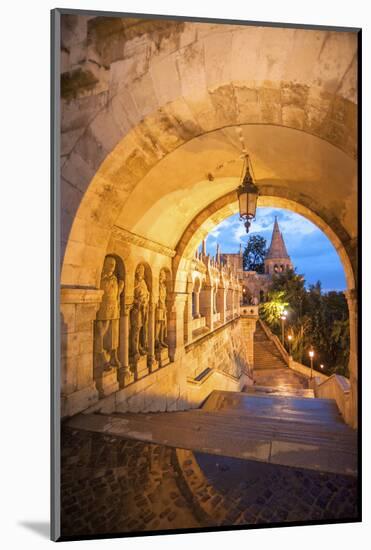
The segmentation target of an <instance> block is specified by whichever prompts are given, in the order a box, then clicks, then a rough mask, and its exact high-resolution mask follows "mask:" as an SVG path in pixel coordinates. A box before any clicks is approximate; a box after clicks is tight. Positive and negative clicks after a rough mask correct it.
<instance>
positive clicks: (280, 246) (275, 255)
mask: <svg viewBox="0 0 371 550" xmlns="http://www.w3.org/2000/svg"><path fill="white" fill-rule="evenodd" d="M283 258H287V259H290V256H289V255H288V253H287V250H286V245H285V241H284V240H283V236H282V233H281V231H280V228H279V225H278V221H277V216H276V218H275V220H274V226H273V233H272V240H271V244H270V247H269V250H268V252H267V255H266V257H265V259H266V260H273V259H283Z"/></svg>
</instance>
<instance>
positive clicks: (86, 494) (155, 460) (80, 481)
mask: <svg viewBox="0 0 371 550" xmlns="http://www.w3.org/2000/svg"><path fill="white" fill-rule="evenodd" d="M181 453H183V455H182V454H181ZM181 456H184V458H185V459H184V460H181V459H180V457H181ZM196 459H197V460H196ZM61 495H62V497H61V504H62V514H61V530H62V536H84V535H97V534H107V533H125V532H141V531H145V530H151V531H152V530H157V529H161V530H168V529H192V528H199V527H208V526H215V525H232V524H256V523H267V524H268V523H272V522H273V523H274V522H283V521H284V522H288V523H289V522H293V521H295V522H296V521H308V520H320V519H322V520H323V519H352V518H354V519H356V517H357V510H356V500H357V488H356V480H355V479H354V478H350V477H346V476H339V475H333V474H331V475H330V474H321V473H317V472H313V471H307V470H294V469H292V468H287V467H282V466H272V465H269V464H258V463H254V462H250V461H245V460H240V459H232V458H226V457H219V456H213V455H205V454H201V453H198V454H197V457H196V458H195V456H194V455H193V454H192V453H190V452H189V451H178V450H176V449H172V448H169V447H165V446H161V445H155V444H150V443H144V442H141V441H135V440H129V439H127V440H125V439H118V438H114V437H112V436H108V435H102V434H99V433H94V434H92V433H88V432H80V431H77V430H70V429H64V430H62V480H61Z"/></svg>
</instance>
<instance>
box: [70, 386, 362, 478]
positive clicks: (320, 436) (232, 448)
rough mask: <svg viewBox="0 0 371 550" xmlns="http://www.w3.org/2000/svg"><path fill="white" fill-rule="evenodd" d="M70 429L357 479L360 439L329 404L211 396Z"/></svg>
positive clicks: (96, 418) (96, 417)
mask: <svg viewBox="0 0 371 550" xmlns="http://www.w3.org/2000/svg"><path fill="white" fill-rule="evenodd" d="M68 425H69V426H70V427H71V428H74V429H82V430H87V431H93V432H94V431H98V432H101V433H105V434H107V435H108V434H110V435H112V436H116V437H123V438H131V439H138V440H141V441H150V442H154V443H161V444H163V445H168V446H171V447H176V448H185V449H190V450H193V451H198V452H205V453H210V454H216V455H221V456H231V457H236V458H243V459H248V460H257V461H263V462H268V463H272V464H281V465H286V466H293V467H302V468H309V469H315V470H320V471H329V472H334V473H347V474H350V475H354V474H355V473H356V468H357V455H356V435H355V432H354V431H353V430H351V429H350V428H349V427H348V426H346V425H345V424H344V423H343V422H342V419H341V417H340V415H339V413H338V411H337V407H336V405H335V404H334V403H333V402H332V401H331V400H319V399H307V398H305V397H296V396H295V397H293V396H285V397H284V396H278V395H274V396H271V395H269V396H268V395H264V396H260V395H259V396H257V395H249V394H246V393H239V392H218V391H216V392H212V394H211V395H210V397H209V398H208V399H207V400H206V402H205V404H204V406H203V408H202V409H194V410H189V411H183V412H181V411H180V412H171V413H152V414H143V413H142V414H133V413H131V414H129V413H127V414H113V415H101V414H90V415H84V414H81V415H78V416H76V417H74V418H72V419H71V420H70V421H69V422H68Z"/></svg>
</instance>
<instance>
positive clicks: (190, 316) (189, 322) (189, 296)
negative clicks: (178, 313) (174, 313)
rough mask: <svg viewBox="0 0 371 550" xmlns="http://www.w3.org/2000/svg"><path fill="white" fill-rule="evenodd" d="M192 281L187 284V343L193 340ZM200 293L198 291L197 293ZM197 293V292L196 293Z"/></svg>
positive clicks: (185, 330) (185, 333)
mask: <svg viewBox="0 0 371 550" xmlns="http://www.w3.org/2000/svg"><path fill="white" fill-rule="evenodd" d="M192 294H193V293H192V283H188V284H187V298H186V306H185V311H184V339H185V343H186V344H189V343H190V342H192V320H193V313H192ZM197 294H198V293H197ZM195 295H196V293H195Z"/></svg>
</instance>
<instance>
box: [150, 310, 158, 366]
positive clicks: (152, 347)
mask: <svg viewBox="0 0 371 550" xmlns="http://www.w3.org/2000/svg"><path fill="white" fill-rule="evenodd" d="M156 301H157V300H156ZM155 312H156V302H155V301H154V300H152V301H151V302H150V303H149V311H148V370H149V372H153V371H155V370H157V369H158V363H157V361H156V354H155Z"/></svg>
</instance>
